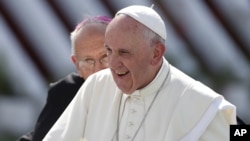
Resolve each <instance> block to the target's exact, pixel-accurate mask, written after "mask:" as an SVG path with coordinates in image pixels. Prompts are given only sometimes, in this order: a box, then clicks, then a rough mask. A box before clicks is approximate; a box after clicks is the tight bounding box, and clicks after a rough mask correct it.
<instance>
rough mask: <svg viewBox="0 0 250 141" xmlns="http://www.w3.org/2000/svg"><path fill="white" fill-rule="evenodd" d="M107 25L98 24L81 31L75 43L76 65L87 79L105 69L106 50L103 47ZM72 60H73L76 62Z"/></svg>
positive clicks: (85, 27) (81, 74)
mask: <svg viewBox="0 0 250 141" xmlns="http://www.w3.org/2000/svg"><path fill="white" fill-rule="evenodd" d="M105 28H106V25H103V24H100V23H96V24H90V25H86V26H84V27H83V28H82V29H80V31H79V32H80V33H79V34H78V35H77V39H76V42H75V56H72V57H73V58H75V61H74V62H75V65H76V68H77V71H78V73H79V75H80V76H81V77H82V78H84V79H86V78H87V77H88V76H89V75H91V74H93V73H95V72H97V71H99V70H102V69H105V68H107V67H108V65H107V55H106V49H105V48H104V47H103V44H104V34H105ZM73 58H72V60H74V59H73Z"/></svg>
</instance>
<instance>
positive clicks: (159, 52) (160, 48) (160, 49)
mask: <svg viewBox="0 0 250 141" xmlns="http://www.w3.org/2000/svg"><path fill="white" fill-rule="evenodd" d="M153 48H154V49H153V52H154V56H153V60H152V62H151V64H152V65H157V64H158V63H160V61H161V59H162V57H163V56H164V54H165V50H166V48H165V45H163V44H162V43H157V44H155V45H154V46H153Z"/></svg>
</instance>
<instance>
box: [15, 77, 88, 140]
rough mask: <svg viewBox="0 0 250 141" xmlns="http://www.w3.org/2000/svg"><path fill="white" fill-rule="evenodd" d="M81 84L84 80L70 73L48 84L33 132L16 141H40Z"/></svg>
mask: <svg viewBox="0 0 250 141" xmlns="http://www.w3.org/2000/svg"><path fill="white" fill-rule="evenodd" d="M83 82H84V79H82V78H81V77H80V76H79V75H78V74H76V73H71V74H69V75H67V76H66V77H65V78H64V79H61V80H59V81H57V82H55V83H52V84H50V87H49V90H48V97H47V102H46V105H45V107H44V108H43V110H42V112H41V113H40V115H39V117H38V120H37V123H36V126H35V129H34V131H31V132H29V133H27V134H25V135H23V136H22V137H20V138H19V139H18V140H17V141H41V140H42V139H43V138H44V136H45V135H46V134H47V132H48V131H49V130H50V128H51V127H52V126H53V124H54V123H55V122H56V121H57V119H58V118H59V117H60V115H61V114H62V112H63V111H64V110H65V108H66V107H67V106H68V104H69V103H70V101H71V100H72V99H73V97H74V96H75V94H76V93H77V91H78V89H79V88H80V87H81V85H82V84H83Z"/></svg>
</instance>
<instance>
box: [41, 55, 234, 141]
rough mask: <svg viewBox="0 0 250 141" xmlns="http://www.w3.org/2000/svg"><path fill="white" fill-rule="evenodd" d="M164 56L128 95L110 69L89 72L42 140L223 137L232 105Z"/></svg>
mask: <svg viewBox="0 0 250 141" xmlns="http://www.w3.org/2000/svg"><path fill="white" fill-rule="evenodd" d="M163 60H164V61H163V65H162V67H161V69H160V71H159V72H158V74H157V76H156V77H155V79H154V80H153V81H152V82H151V83H150V84H148V85H147V86H146V87H144V88H142V89H140V90H136V91H135V92H134V93H133V94H132V95H127V94H124V93H122V92H121V91H120V90H119V88H118V87H117V86H116V84H115V82H114V80H113V77H112V75H111V71H110V69H105V70H102V71H100V72H98V73H95V74H93V75H91V76H90V77H89V78H88V79H87V80H86V82H85V83H84V84H83V85H82V87H81V88H80V89H79V91H78V93H77V94H76V96H75V98H74V99H73V100H72V102H71V103H70V105H69V106H68V107H67V108H66V110H65V111H64V112H63V114H62V115H61V117H60V118H59V119H58V120H57V122H56V123H55V124H54V126H53V127H52V128H51V130H50V131H49V132H48V134H47V135H46V136H45V138H44V139H43V141H118V140H119V141H127V140H128V141H130V140H133V141H197V140H199V141H228V140H229V125H230V124H236V107H235V106H234V105H232V104H231V103H229V102H228V101H226V100H225V99H224V98H223V97H222V96H221V95H219V94H217V93H216V92H214V91H213V90H211V89H210V88H208V87H207V86H205V85H203V84H202V83H200V82H198V81H195V80H193V79H192V78H190V77H189V76H187V75H186V74H184V73H182V72H181V71H179V70H178V69H176V68H175V67H173V66H171V65H169V64H168V62H167V61H166V60H165V59H164V58H163ZM158 90H159V92H158ZM156 95H157V96H156ZM118 114H119V117H118ZM143 119H144V121H142V120H143Z"/></svg>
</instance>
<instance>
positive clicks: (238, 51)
mask: <svg viewBox="0 0 250 141" xmlns="http://www.w3.org/2000/svg"><path fill="white" fill-rule="evenodd" d="M134 4H140V5H146V6H151V5H152V4H154V9H155V10H156V11H157V12H159V13H160V15H161V16H162V18H163V20H164V21H165V23H166V27H167V34H168V38H167V41H166V46H167V52H166V55H165V56H166V58H167V60H169V62H170V63H171V64H173V65H175V66H176V67H177V68H179V69H180V70H182V71H183V72H185V73H187V74H188V75H190V76H192V77H194V78H195V79H197V80H199V81H201V82H203V83H204V84H206V85H208V86H209V87H211V88H212V89H214V90H215V91H216V92H218V93H220V94H222V95H223V96H224V97H226V99H228V101H230V102H232V103H233V104H235V105H236V106H237V114H238V116H239V117H241V118H242V119H243V120H244V121H245V122H246V123H247V124H249V123H250V112H249V108H250V1H249V0H189V1H186V0H136V1H135V0H126V1H118V0H103V1H97V0H0V141H14V140H16V139H17V137H19V136H21V135H22V134H24V133H26V132H28V131H29V130H31V129H32V128H33V127H34V124H35V122H36V119H37V117H38V115H39V113H40V111H41V109H42V107H43V106H44V104H45V102H46V97H47V90H48V85H49V83H50V82H54V81H56V80H58V79H60V78H62V77H64V76H66V75H67V74H68V73H70V72H72V71H75V69H74V66H73V64H72V63H71V60H70V45H71V44H70V39H69V35H70V32H71V31H72V30H73V29H74V27H75V25H76V24H77V23H79V22H80V21H81V20H82V19H83V18H85V17H88V16H94V15H107V16H110V17H113V16H114V14H115V13H116V12H117V11H118V10H119V9H121V8H123V7H126V6H129V5H134Z"/></svg>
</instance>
